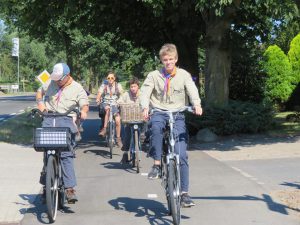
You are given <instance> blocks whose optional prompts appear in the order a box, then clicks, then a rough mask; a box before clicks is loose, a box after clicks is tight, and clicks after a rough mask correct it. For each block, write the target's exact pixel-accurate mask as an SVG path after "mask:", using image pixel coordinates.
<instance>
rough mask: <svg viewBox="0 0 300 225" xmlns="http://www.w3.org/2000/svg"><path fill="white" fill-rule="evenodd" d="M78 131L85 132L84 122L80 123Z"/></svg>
mask: <svg viewBox="0 0 300 225" xmlns="http://www.w3.org/2000/svg"><path fill="white" fill-rule="evenodd" d="M78 131H79V132H83V127H82V124H80V125H79V128H78Z"/></svg>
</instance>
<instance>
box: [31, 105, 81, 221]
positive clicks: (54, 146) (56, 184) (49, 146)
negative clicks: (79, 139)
mask: <svg viewBox="0 0 300 225" xmlns="http://www.w3.org/2000/svg"><path fill="white" fill-rule="evenodd" d="M72 111H73V112H75V113H76V114H77V117H78V118H80V113H79V111H78V110H77V109H73V110H70V111H68V112H66V113H63V114H61V113H50V112H49V113H42V112H41V111H40V110H38V109H33V110H32V111H31V115H32V117H34V116H35V115H36V114H39V115H40V116H41V117H43V118H44V119H45V118H46V117H51V118H54V120H53V121H54V122H53V123H54V124H53V127H41V128H36V129H35V132H34V145H33V147H34V149H35V150H36V151H37V152H44V168H45V172H46V174H45V175H46V183H45V194H46V196H45V197H46V206H47V214H48V217H49V221H50V223H53V222H54V221H55V219H56V215H57V210H58V208H64V205H65V202H66V195H65V188H64V183H63V179H62V165H61V158H60V155H61V152H63V151H74V149H75V146H76V143H75V135H74V134H72V133H71V130H70V128H69V127H55V118H57V117H65V116H68V115H69V113H71V112H72Z"/></svg>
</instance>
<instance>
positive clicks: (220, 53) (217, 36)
mask: <svg viewBox="0 0 300 225" xmlns="http://www.w3.org/2000/svg"><path fill="white" fill-rule="evenodd" d="M229 31H230V23H229V20H226V18H224V17H216V16H215V15H214V14H212V13H211V14H210V16H209V19H208V20H206V39H205V42H206V64H205V99H206V104H207V105H208V106H224V105H226V104H227V103H228V96H229V88H228V80H229V74H230V69H231V49H230V47H229V46H230V45H229Z"/></svg>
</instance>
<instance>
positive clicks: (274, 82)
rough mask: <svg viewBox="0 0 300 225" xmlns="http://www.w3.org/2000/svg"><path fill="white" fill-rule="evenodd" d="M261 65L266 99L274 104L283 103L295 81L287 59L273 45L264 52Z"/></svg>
mask: <svg viewBox="0 0 300 225" xmlns="http://www.w3.org/2000/svg"><path fill="white" fill-rule="evenodd" d="M262 64H263V68H264V71H265V72H266V74H267V78H266V87H265V96H266V98H267V99H269V100H270V101H271V102H273V103H275V104H276V103H277V104H282V103H284V102H285V101H287V100H288V98H289V97H290V95H291V93H292V92H293V90H294V88H295V82H294V81H295V79H294V77H293V72H292V66H291V64H290V62H289V59H288V57H287V56H286V55H285V54H284V52H283V51H282V50H281V49H280V48H279V47H278V46H277V45H273V46H270V47H268V48H267V50H266V51H265V53H264V60H263V62H262Z"/></svg>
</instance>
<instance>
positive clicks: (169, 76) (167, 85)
mask: <svg viewBox="0 0 300 225" xmlns="http://www.w3.org/2000/svg"><path fill="white" fill-rule="evenodd" d="M162 74H163V76H164V78H166V80H165V86H164V95H165V94H168V96H170V81H171V79H172V78H173V77H174V76H175V75H176V66H175V67H174V69H173V71H172V72H171V73H168V72H167V70H166V69H165V68H163V69H162Z"/></svg>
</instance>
